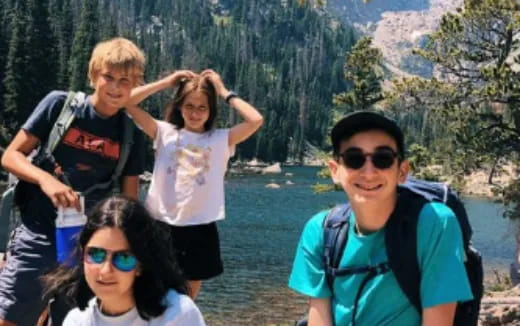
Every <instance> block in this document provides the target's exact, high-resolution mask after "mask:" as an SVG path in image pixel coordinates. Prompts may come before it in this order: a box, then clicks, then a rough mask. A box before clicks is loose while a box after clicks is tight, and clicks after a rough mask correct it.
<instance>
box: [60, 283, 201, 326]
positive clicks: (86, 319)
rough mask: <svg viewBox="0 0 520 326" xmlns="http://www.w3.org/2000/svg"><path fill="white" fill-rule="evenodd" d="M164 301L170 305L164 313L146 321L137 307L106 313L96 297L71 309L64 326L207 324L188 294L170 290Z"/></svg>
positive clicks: (196, 325)
mask: <svg viewBox="0 0 520 326" xmlns="http://www.w3.org/2000/svg"><path fill="white" fill-rule="evenodd" d="M164 301H165V304H166V306H167V307H168V308H167V309H166V310H165V311H164V313H163V314H162V315H161V316H159V317H157V318H154V319H151V320H149V321H146V320H143V319H141V317H139V313H138V312H137V309H136V308H135V307H134V308H133V309H132V310H130V311H128V312H127V313H125V314H123V315H119V316H107V315H104V314H103V313H102V312H101V310H100V309H99V305H98V302H97V299H96V298H95V297H94V298H92V300H90V301H89V303H88V307H87V308H86V309H85V310H83V311H81V310H79V308H76V309H74V310H72V311H70V312H69V313H68V314H67V317H65V320H64V321H63V326H206V323H205V322H204V319H203V318H202V315H201V313H200V311H199V308H197V306H196V305H195V303H194V302H193V301H192V300H191V299H190V297H188V296H187V295H183V294H179V293H177V292H176V291H174V290H170V291H168V294H167V295H166V297H165V300H164Z"/></svg>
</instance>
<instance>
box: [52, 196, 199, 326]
mask: <svg viewBox="0 0 520 326" xmlns="http://www.w3.org/2000/svg"><path fill="white" fill-rule="evenodd" d="M159 224H160V222H157V221H156V220H155V219H153V218H151V217H150V215H149V213H148V212H147V211H146V209H145V208H144V207H143V206H142V205H141V204H139V203H138V202H136V201H134V200H131V199H128V198H125V197H121V196H114V197H110V198H108V199H106V200H104V201H102V202H101V203H99V204H98V206H96V208H95V209H94V210H93V212H92V213H91V214H90V215H89V218H88V221H87V224H86V225H85V227H84V228H83V230H82V231H81V234H80V236H79V239H78V247H77V256H76V257H77V258H78V259H79V260H80V261H81V262H80V263H79V264H77V266H76V267H74V268H72V269H69V268H64V267H60V268H59V269H57V270H55V271H53V272H52V273H50V274H48V275H47V276H46V277H45V279H44V281H45V283H46V285H47V291H46V294H47V295H55V294H57V293H58V294H65V296H66V297H67V298H68V299H69V300H70V301H72V302H71V303H73V304H74V305H76V306H77V307H78V308H76V309H74V310H72V311H70V312H69V314H68V315H67V317H66V318H65V321H64V322H63V325H64V326H72V325H75V326H79V325H81V326H104V325H151V326H159V325H169V326H170V325H171V326H174V325H183V326H184V325H190V326H191V325H193V326H203V325H205V323H204V320H203V318H202V315H201V313H200V311H199V309H198V308H197V306H196V305H195V304H194V303H193V301H192V300H191V299H190V298H189V296H187V295H186V293H187V284H186V281H185V280H184V279H183V277H182V276H181V273H180V270H179V269H178V267H177V265H176V260H175V258H174V257H172V253H171V250H170V248H169V245H168V243H169V242H168V237H169V233H168V232H167V231H166V230H165V229H164V228H163V227H162V226H161V225H159Z"/></svg>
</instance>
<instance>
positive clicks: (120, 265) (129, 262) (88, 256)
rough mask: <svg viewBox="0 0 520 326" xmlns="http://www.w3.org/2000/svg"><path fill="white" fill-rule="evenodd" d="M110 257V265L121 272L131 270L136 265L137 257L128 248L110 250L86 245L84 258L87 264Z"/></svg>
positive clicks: (99, 261) (100, 262) (102, 261)
mask: <svg viewBox="0 0 520 326" xmlns="http://www.w3.org/2000/svg"><path fill="white" fill-rule="evenodd" d="M108 257H111V259H110V262H111V263H112V266H114V267H115V268H116V269H118V270H120V271H121V272H130V271H133V270H134V269H135V268H136V266H137V258H135V256H134V255H132V254H131V253H130V252H129V251H128V250H121V251H110V250H107V249H104V248H98V247H87V249H86V250H85V254H84V260H85V262H87V263H88V264H102V263H104V262H105V261H106V260H107V258H108Z"/></svg>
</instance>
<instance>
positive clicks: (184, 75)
mask: <svg viewBox="0 0 520 326" xmlns="http://www.w3.org/2000/svg"><path fill="white" fill-rule="evenodd" d="M195 76H196V74H195V73H194V72H193V71H191V70H177V71H175V72H174V73H173V74H171V75H169V76H168V77H166V78H165V79H166V80H167V82H168V84H169V85H170V87H174V86H175V85H177V84H178V83H179V82H180V81H181V80H183V79H192V78H193V77H195Z"/></svg>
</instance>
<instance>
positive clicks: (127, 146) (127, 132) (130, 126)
mask: <svg viewBox="0 0 520 326" xmlns="http://www.w3.org/2000/svg"><path fill="white" fill-rule="evenodd" d="M134 131H135V124H134V122H133V121H132V120H131V119H130V118H129V117H128V116H127V115H126V114H123V140H122V142H121V150H120V152H119V160H118V161H117V165H116V167H115V168H114V172H113V173H112V176H111V177H110V180H108V181H106V182H102V183H97V184H95V185H92V186H91V187H90V188H88V189H87V190H85V191H83V192H82V194H83V195H85V196H86V195H88V194H90V193H92V192H94V191H96V190H99V189H108V188H110V187H112V186H113V185H114V184H116V183H117V181H118V180H119V177H121V174H122V173H123V169H124V167H125V165H126V162H127V161H128V156H129V155H130V151H131V149H132V145H133V144H134Z"/></svg>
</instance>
